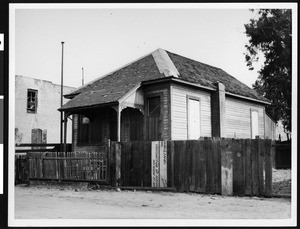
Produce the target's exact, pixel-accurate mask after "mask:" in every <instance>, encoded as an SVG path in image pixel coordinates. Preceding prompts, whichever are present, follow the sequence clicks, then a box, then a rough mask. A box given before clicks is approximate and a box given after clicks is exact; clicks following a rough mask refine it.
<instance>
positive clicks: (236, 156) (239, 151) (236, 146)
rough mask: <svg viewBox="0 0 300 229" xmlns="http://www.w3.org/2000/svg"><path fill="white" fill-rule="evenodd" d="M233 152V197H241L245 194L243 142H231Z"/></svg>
mask: <svg viewBox="0 0 300 229" xmlns="http://www.w3.org/2000/svg"><path fill="white" fill-rule="evenodd" d="M232 143H233V144H232V151H233V195H237V196H242V195H244V193H245V173H244V156H245V153H244V152H243V149H244V147H243V145H244V142H243V140H241V139H239V140H233V141H232Z"/></svg>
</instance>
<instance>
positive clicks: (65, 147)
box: [64, 112, 68, 153]
mask: <svg viewBox="0 0 300 229" xmlns="http://www.w3.org/2000/svg"><path fill="white" fill-rule="evenodd" d="M67 124H68V116H67V114H66V112H64V152H65V153H66V152H67Z"/></svg>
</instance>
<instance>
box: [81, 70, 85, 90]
mask: <svg viewBox="0 0 300 229" xmlns="http://www.w3.org/2000/svg"><path fill="white" fill-rule="evenodd" d="M81 70H82V86H83V85H84V74H83V68H81Z"/></svg>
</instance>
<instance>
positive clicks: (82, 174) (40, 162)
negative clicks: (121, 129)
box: [27, 152, 107, 182]
mask: <svg viewBox="0 0 300 229" xmlns="http://www.w3.org/2000/svg"><path fill="white" fill-rule="evenodd" d="M27 159H28V167H29V171H28V178H29V180H34V179H44V180H61V181H62V180H68V181H102V182H106V179H107V152H66V153H65V152H43V153H28V155H27Z"/></svg>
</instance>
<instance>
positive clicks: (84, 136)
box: [78, 115, 90, 143]
mask: <svg viewBox="0 0 300 229" xmlns="http://www.w3.org/2000/svg"><path fill="white" fill-rule="evenodd" d="M89 123H90V120H89V118H87V117H85V116H83V115H79V116H78V124H79V125H78V126H79V134H78V142H79V143H88V142H89V132H90V131H89Z"/></svg>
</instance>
